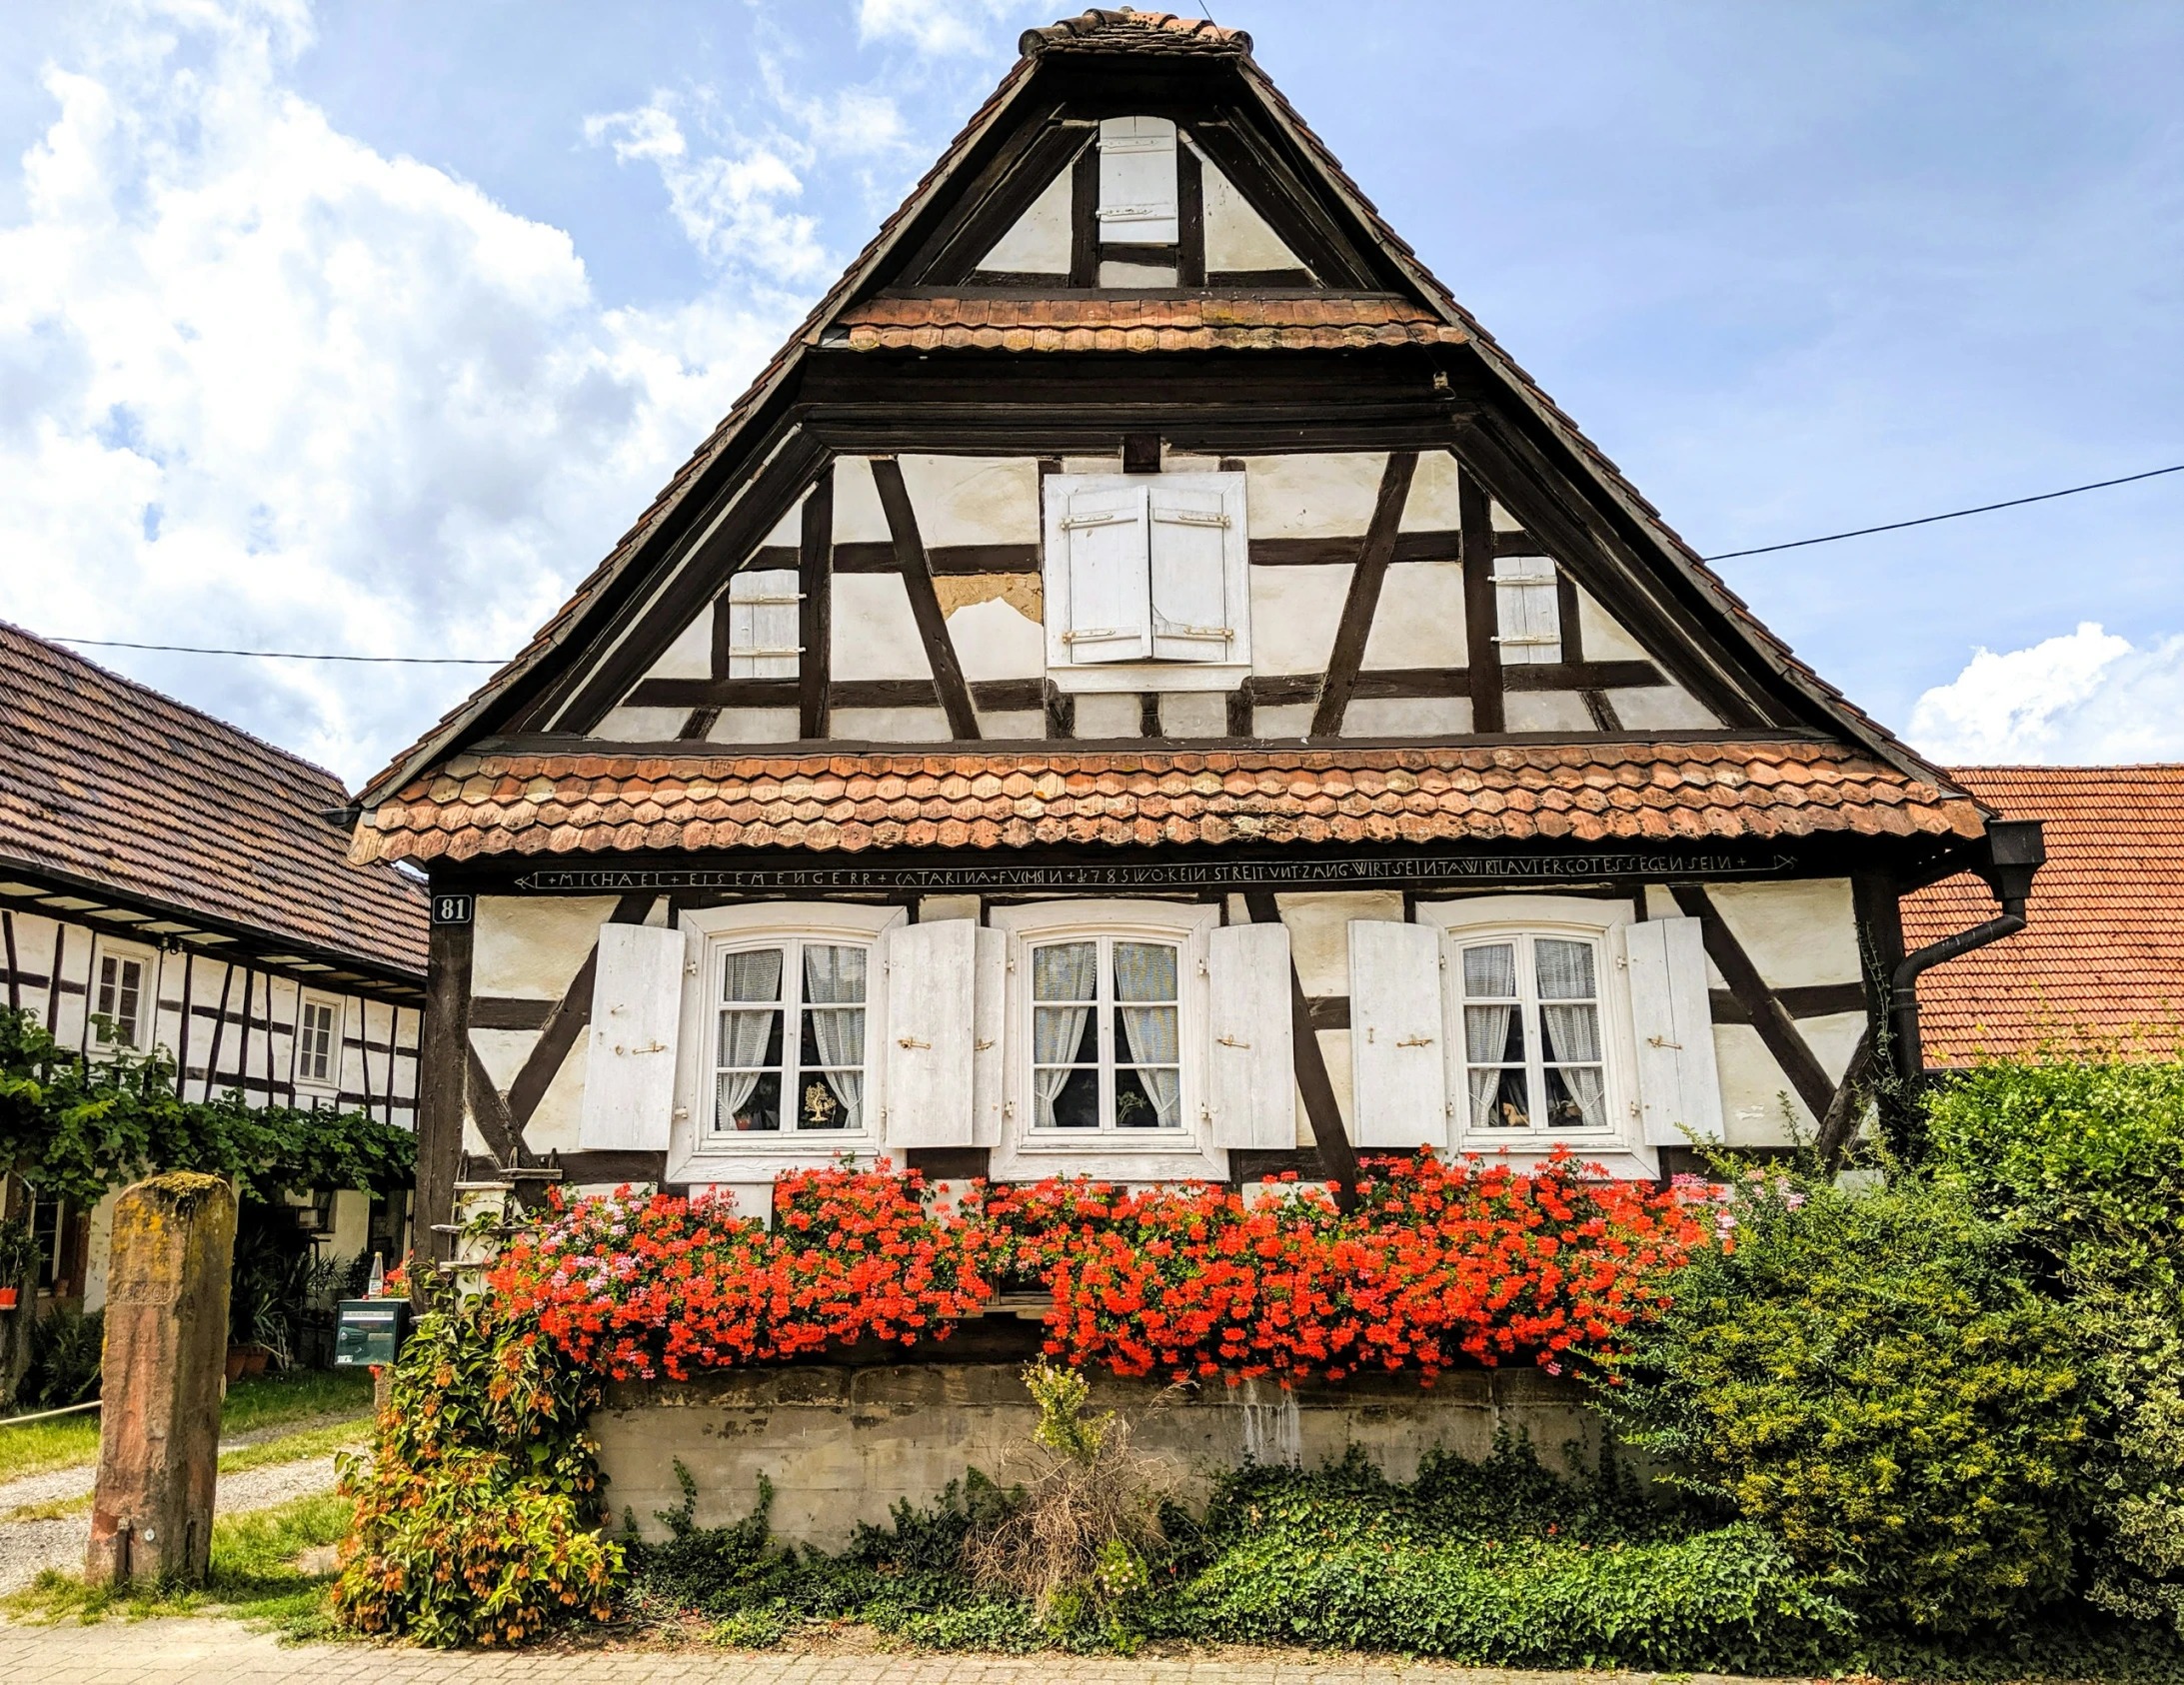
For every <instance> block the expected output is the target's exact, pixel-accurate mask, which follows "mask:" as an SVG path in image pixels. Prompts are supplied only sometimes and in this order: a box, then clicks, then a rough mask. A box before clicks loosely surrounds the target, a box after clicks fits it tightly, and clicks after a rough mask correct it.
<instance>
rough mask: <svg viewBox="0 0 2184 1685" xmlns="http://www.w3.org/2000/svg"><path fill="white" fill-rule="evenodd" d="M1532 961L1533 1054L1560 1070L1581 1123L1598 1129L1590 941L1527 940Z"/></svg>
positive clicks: (1600, 1085)
mask: <svg viewBox="0 0 2184 1685" xmlns="http://www.w3.org/2000/svg"><path fill="white" fill-rule="evenodd" d="M1533 959H1534V963H1535V964H1536V965H1537V967H1538V971H1539V1039H1540V1043H1541V1045H1540V1049H1539V1056H1540V1058H1541V1059H1542V1060H1544V1061H1545V1062H1546V1063H1548V1064H1550V1065H1554V1066H1557V1067H1558V1068H1559V1069H1560V1073H1561V1077H1562V1080H1563V1081H1564V1082H1565V1083H1567V1084H1568V1085H1569V1092H1570V1098H1571V1099H1573V1100H1574V1101H1575V1102H1576V1104H1577V1108H1578V1111H1579V1112H1580V1113H1581V1114H1582V1121H1583V1122H1584V1123H1585V1124H1586V1125H1587V1126H1590V1127H1598V1126H1599V1125H1600V1124H1601V1123H1603V1122H1605V1121H1606V1118H1605V1115H1604V1109H1603V1101H1604V1100H1605V1098H1606V1085H1605V1082H1604V1079H1603V1076H1602V1073H1601V1070H1600V1062H1599V1061H1600V1009H1599V1007H1598V1006H1596V1005H1594V1004H1592V1001H1593V999H1594V993H1593V990H1594V987H1595V984H1594V982H1593V968H1592V966H1593V961H1592V944H1591V943H1590V942H1573V941H1558V940H1554V939H1552V938H1549V937H1544V936H1542V937H1541V938H1540V939H1539V940H1538V941H1536V942H1535V943H1533ZM1556 1001H1581V1002H1583V1004H1581V1005H1578V1004H1571V1005H1557V1004H1555V1002H1556Z"/></svg>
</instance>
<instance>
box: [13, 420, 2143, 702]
mask: <svg viewBox="0 0 2184 1685" xmlns="http://www.w3.org/2000/svg"><path fill="white" fill-rule="evenodd" d="M2164 474H2184V462H2180V463H2176V464H2173V465H2172V466H2170V467H2168V468H2150V469H2148V470H2147V471H2146V472H2145V473H2144V474H2126V475H2123V476H2121V477H2120V478H2118V479H2115V480H2095V481H2093V482H2092V483H2091V484H2090V485H2085V486H2065V487H2064V488H2063V489H2062V490H2061V491H2059V492H2038V493H2035V494H2034V495H2033V496H2031V497H2029V498H2010V499H2007V500H2006V501H2004V502H2002V503H1983V504H1980V505H1979V506H1978V507H1977V508H1975V509H1952V510H1950V511H1948V512H1947V513H1946V514H1943V515H1921V516H1920V517H1919V518H1918V519H1917V520H1915V521H1890V522H1887V523H1885V524H1884V525H1882V526H1878V527H1854V528H1852V529H1851V530H1850V531H1849V532H1847V533H1826V534H1823V535H1821V536H1820V537H1819V538H1816V539H1791V540H1790V541H1789V542H1788V543H1787V544H1763V545H1759V546H1757V547H1756V548H1754V549H1751V550H1725V551H1723V552H1721V554H1720V555H1718V556H1707V557H1702V558H1701V559H1700V560H1702V561H1706V562H1734V561H1736V560H1738V559H1739V558H1740V557H1745V556H1771V555H1772V554H1773V553H1774V552H1776V551H1778V550H1802V549H1804V548H1805V547H1806V546H1807V545H1814V544H1836V543H1839V542H1840V541H1841V540H1843V539H1862V538H1866V537H1868V536H1870V535H1871V534H1874V533H1900V532H1901V531H1903V529H1904V528H1906V527H1930V526H1932V525H1933V524H1934V523H1935V522H1936V521H1960V520H1962V519H1963V518H1964V517H1965V516H1967V515H1987V514H1991V513H1992V512H1993V511H1995V510H1997V509H2017V508H2021V507H2022V506H2023V505H2025V504H2028V503H2047V502H2049V501H2050V500H2052V499H2055V498H2074V497H2076V496H2077V495H2078V494H2079V493H2080V492H2098V491H2103V490H2105V489H2106V488H2108V487H2110V486H2128V485H2130V484H2132V483H2133V482H2134V481H2138V480H2158V479H2160V478H2161V476H2163V475H2164ZM53 642H54V643H56V644H82V645H84V646H85V647H87V648H89V649H94V650H159V651H163V652H165V653H167V654H169V655H178V656H249V657H252V658H254V659H256V660H259V661H278V662H363V663H377V664H384V665H392V666H398V667H500V666H503V665H504V664H503V663H502V662H500V661H496V660H490V659H488V658H486V657H483V656H342V655H329V654H319V653H314V652H311V651H304V650H218V649H210V648H207V647H206V646H204V645H200V644H130V643H125V642H123V641H122V640H120V639H118V638H69V637H65V636H63V635H60V634H54V635H53Z"/></svg>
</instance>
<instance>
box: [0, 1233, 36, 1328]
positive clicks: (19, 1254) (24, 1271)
mask: <svg viewBox="0 0 2184 1685" xmlns="http://www.w3.org/2000/svg"><path fill="white" fill-rule="evenodd" d="M37 1267H38V1237H37V1236H36V1235H34V1234H33V1233H32V1232H31V1230H30V1225H29V1224H28V1223H19V1222H0V1310H14V1309H15V1308H16V1307H17V1305H18V1304H19V1302H20V1294H21V1292H22V1289H23V1287H24V1285H25V1284H26V1283H27V1282H28V1281H29V1280H30V1276H31V1272H32V1271H33V1270H34V1269H36V1268H37Z"/></svg>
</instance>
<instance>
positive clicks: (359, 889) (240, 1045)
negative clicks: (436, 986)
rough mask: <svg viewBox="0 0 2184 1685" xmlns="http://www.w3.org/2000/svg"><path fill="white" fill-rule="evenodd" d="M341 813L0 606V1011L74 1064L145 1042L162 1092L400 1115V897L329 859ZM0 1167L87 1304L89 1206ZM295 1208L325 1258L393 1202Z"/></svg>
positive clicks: (374, 1239) (259, 751)
mask: <svg viewBox="0 0 2184 1685" xmlns="http://www.w3.org/2000/svg"><path fill="white" fill-rule="evenodd" d="M348 808H349V796H348V793H347V792H346V791H345V790H344V789H343V788H342V784H341V781H340V780H338V779H336V778H335V777H334V776H333V774H331V773H328V772H326V771H324V770H322V769H320V768H318V767H314V766H312V765H311V764H310V763H309V762H306V761H302V760H299V759H298V758H297V757H295V756H293V755H290V754H288V753H287V752H286V751H283V750H279V749H275V748H274V747H273V746H272V745H271V744H267V743H262V742H260V741H259V740H258V739H256V738H254V737H251V736H250V735H249V734H247V733H245V732H241V731H238V730H236V728H234V727H233V726H229V725H227V724H225V723H223V722H221V721H218V720H215V719H213V718H212V717H211V716H209V715H206V714H201V713H199V712H198V711H197V710H196V709H193V708H186V707H184V706H183V705H182V704H180V703H177V702H174V701H171V700H170V699H169V698H166V697H163V696H161V695H160V694H159V693H158V692H156V691H153V690H150V689H148V688H146V687H145V686H142V685H138V684H135V683H133V682H132V681H130V680H127V679H124V678H122V677H120V676H119V675H118V674H114V673H109V672H108V671H107V670H106V669H104V668H102V667H98V666H96V665H95V664H93V663H91V662H88V661H86V660H84V659H83V658H82V657H81V656H78V655H76V654H75V653H74V652H73V651H69V650H64V649H62V648H61V647H60V646H59V645H56V644H51V643H48V642H46V641H45V640H44V639H41V638H36V637H33V636H32V635H31V634H29V633H27V632H24V631H22V630H21V629H20V628H17V627H12V626H8V625H6V624H4V623H0V1005H4V1006H6V1007H7V1008H9V1009H10V1010H13V1011H18V1012H27V1013H29V1014H31V1015H32V1016H33V1017H34V1018H36V1019H37V1021H38V1022H39V1023H41V1024H42V1025H43V1026H44V1027H45V1028H46V1029H47V1030H48V1031H49V1032H50V1033H51V1034H52V1035H53V1036H55V1037H56V1038H57V1039H58V1040H59V1041H60V1043H61V1044H62V1045H63V1046H64V1047H69V1048H73V1049H75V1050H76V1051H78V1052H80V1053H84V1054H87V1055H89V1056H91V1057H94V1058H96V1057H99V1056H102V1055H103V1054H107V1053H110V1052H112V1051H114V1050H115V1049H120V1048H129V1049H134V1050H138V1051H144V1050H149V1049H152V1048H155V1047H156V1048H160V1049H164V1050H165V1052H166V1053H167V1054H168V1055H170V1056H171V1057H172V1059H173V1060H174V1065H175V1080H176V1083H177V1085H178V1087H179V1088H180V1090H181V1093H182V1096H183V1097H184V1098H186V1099H193V1100H195V1099H211V1098H214V1097H217V1096H218V1095H221V1094H224V1093H227V1092H229V1091H231V1090H234V1091H239V1092H241V1093H242V1094H243V1096H244V1097H245V1098H246V1099H248V1100H250V1101H252V1102H254V1103H257V1104H261V1105H263V1104H267V1103H277V1104H282V1105H294V1106H303V1107H311V1106H319V1105H330V1106H340V1107H343V1108H345V1109H346V1108H356V1109H362V1110H365V1111H368V1112H370V1113H371V1114H372V1115H373V1116H374V1117H377V1118H380V1119H382V1120H384V1121H386V1122H390V1123H396V1124H401V1125H405V1126H408V1125H410V1124H411V1123H412V1122H413V1121H414V1117H415V1112H416V1094H417V1052H418V1033H419V1029H420V1026H421V1022H422V1016H423V1004H424V988H423V984H424V960H425V946H426V943H425V901H424V893H423V891H422V889H421V888H420V887H419V886H418V885H417V884H415V883H413V882H411V881H409V880H408V879H407V878H406V877H405V876H404V875H403V874H402V873H400V872H398V871H394V870H391V869H388V868H386V867H383V866H375V867H368V868H366V869H363V870H359V869H358V868H357V867H355V866H353V865H350V864H349V863H348V861H347V860H346V859H345V857H344V855H345V854H346V852H347V846H348V836H347V821H348V818H349V815H348ZM4 1179H5V1182H6V1185H5V1186H4V1187H0V1214H6V1215H11V1216H15V1217H18V1218H21V1219H27V1220H29V1221H30V1222H31V1224H32V1226H33V1228H34V1229H35V1230H36V1232H37V1234H38V1236H39V1239H40V1240H41V1242H42V1257H41V1261H40V1265H39V1273H38V1282H37V1285H38V1288H39V1291H40V1292H41V1294H43V1295H50V1296H53V1297H58V1298H63V1299H74V1300H77V1301H80V1302H81V1303H82V1305H83V1306H84V1307H85V1308H87V1309H96V1308H98V1306H99V1304H100V1303H101V1302H102V1301H103V1299H104V1296H105V1275H106V1230H105V1225H106V1218H107V1213H108V1208H109V1205H110V1203H111V1200H110V1199H109V1200H108V1201H104V1202H102V1203H101V1204H99V1205H98V1206H95V1207H93V1208H92V1209H90V1210H71V1209H69V1207H68V1206H67V1204H66V1203H65V1202H64V1201H62V1200H59V1199H56V1198H49V1197H41V1196H40V1194H39V1190H37V1189H36V1188H34V1187H31V1186H29V1185H28V1184H26V1183H24V1182H23V1181H22V1180H21V1179H20V1178H15V1177H7V1178H4ZM299 1192H300V1193H308V1192H310V1190H299ZM299 1209H300V1213H301V1214H303V1215H304V1216H305V1218H306V1220H307V1222H308V1224H309V1225H310V1226H311V1227H312V1228H313V1229H314V1231H315V1232H318V1233H319V1234H321V1235H322V1237H323V1240H324V1242H325V1244H326V1245H327V1246H329V1247H331V1248H332V1249H333V1250H334V1251H336V1252H338V1253H342V1254H349V1255H353V1254H355V1253H357V1252H359V1251H362V1250H366V1249H369V1248H371V1247H372V1246H374V1245H375V1244H376V1245H377V1246H378V1247H379V1248H380V1249H381V1250H384V1251H385V1252H387V1253H388V1254H389V1256H390V1257H397V1256H399V1255H400V1254H401V1252H402V1250H403V1249H404V1246H405V1244H406V1234H405V1230H404V1213H403V1212H402V1210H401V1202H400V1201H399V1200H397V1201H392V1202H389V1201H379V1202H374V1201H373V1200H372V1199H370V1197H369V1196H368V1195H366V1194H363V1193H360V1192H354V1191H351V1192H337V1193H333V1194H332V1195H331V1196H330V1197H321V1198H318V1199H317V1200H316V1201H315V1202H314V1203H312V1204H310V1205H308V1206H304V1207H300V1208H299ZM375 1224H376V1228H377V1233H376V1234H375V1232H374V1230H375Z"/></svg>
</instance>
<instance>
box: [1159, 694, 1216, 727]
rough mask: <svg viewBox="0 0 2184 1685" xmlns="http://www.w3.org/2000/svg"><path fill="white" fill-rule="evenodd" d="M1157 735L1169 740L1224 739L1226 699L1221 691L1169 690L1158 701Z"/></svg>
mask: <svg viewBox="0 0 2184 1685" xmlns="http://www.w3.org/2000/svg"><path fill="white" fill-rule="evenodd" d="M1160 732H1161V735H1162V736H1164V737H1170V738H1225V737H1226V736H1227V735H1228V697H1227V695H1226V693H1224V692H1220V691H1171V692H1169V693H1168V694H1167V695H1165V696H1163V697H1161V698H1160Z"/></svg>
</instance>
